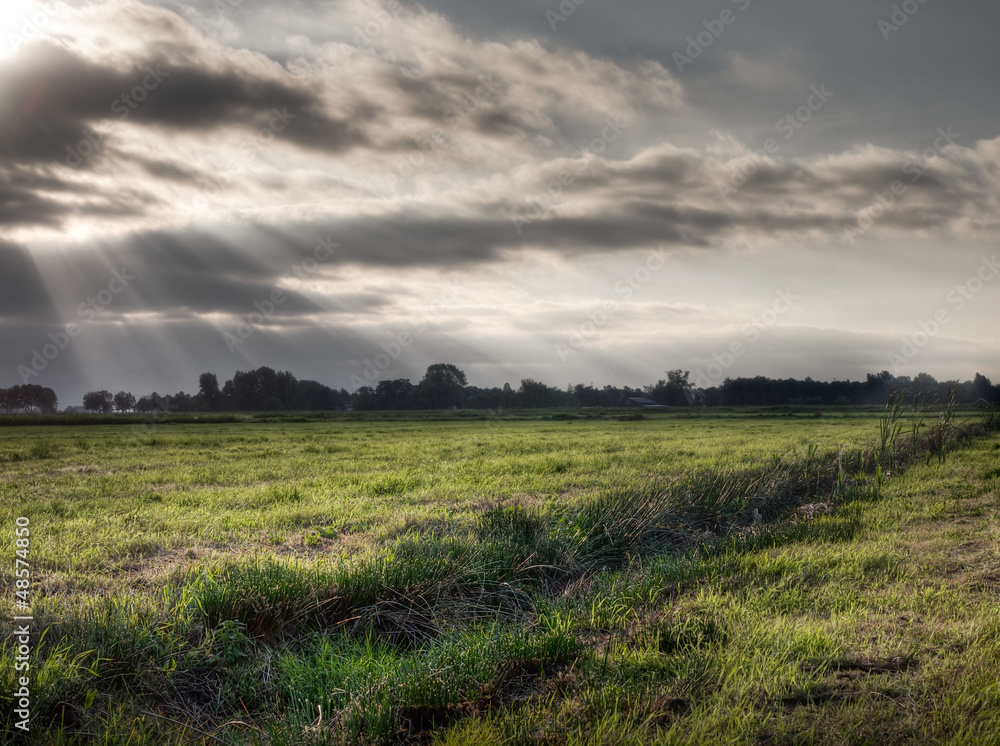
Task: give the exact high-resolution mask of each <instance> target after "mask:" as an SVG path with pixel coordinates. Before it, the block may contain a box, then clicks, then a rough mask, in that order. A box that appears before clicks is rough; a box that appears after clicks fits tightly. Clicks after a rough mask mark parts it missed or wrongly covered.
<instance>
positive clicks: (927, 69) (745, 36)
mask: <svg viewBox="0 0 1000 746" xmlns="http://www.w3.org/2000/svg"><path fill="white" fill-rule="evenodd" d="M568 4H569V3H563V7H564V8H565V7H566V6H567V5H568ZM897 4H898V3H897ZM421 5H423V6H424V7H427V8H429V9H431V10H434V11H438V12H441V13H443V14H444V15H445V16H447V17H448V18H449V19H450V20H451V21H452V22H453V23H455V24H456V25H457V26H458V27H459V28H461V29H463V30H464V31H466V32H467V33H470V34H476V35H479V36H481V37H484V38H495V37H496V36H498V35H500V36H504V35H512V36H531V37H536V38H542V39H546V40H548V41H550V42H554V43H559V44H564V45H567V46H572V47H575V48H578V49H583V50H586V51H587V52H589V53H590V54H594V55H600V56H609V57H611V58H614V59H632V58H634V57H635V56H637V55H638V56H641V57H643V58H645V59H651V60H658V61H660V62H661V63H662V64H663V65H664V66H665V67H667V68H668V69H670V70H672V71H673V72H675V73H677V74H678V77H679V78H680V80H681V81H682V82H683V83H684V85H685V90H686V93H685V95H686V98H687V99H688V100H689V101H691V102H692V103H693V104H695V105H696V106H698V107H704V108H706V109H709V110H710V111H711V112H712V115H713V119H714V120H715V121H717V122H719V123H722V124H724V125H725V126H726V127H727V128H735V129H737V130H739V131H743V132H746V131H750V130H753V129H767V128H770V127H772V126H773V123H774V122H775V121H776V120H777V119H778V118H779V117H780V116H782V115H783V114H784V113H785V112H786V111H788V110H790V109H792V108H794V107H795V106H798V105H799V104H800V103H802V102H801V101H799V100H798V98H799V97H800V96H801V94H802V93H804V92H805V91H806V90H807V89H808V86H809V85H810V84H819V83H821V82H825V83H827V84H829V85H830V86H831V87H832V88H833V89H834V90H835V91H836V92H837V96H838V103H837V105H838V106H839V107H841V108H840V109H839V112H838V117H837V123H836V126H829V127H828V126H823V125H816V126H811V127H810V128H807V129H803V131H802V132H801V133H800V135H799V136H798V137H796V139H795V140H794V141H793V142H792V143H791V144H790V145H789V149H790V150H792V151H796V152H802V150H801V149H803V148H805V147H806V146H808V147H809V148H812V149H815V148H819V149H834V150H835V149H843V148H846V147H849V146H850V145H851V144H853V143H855V142H858V141H862V142H864V141H871V142H880V143H882V144H886V145H894V146H898V147H905V148H916V147H922V144H923V140H924V138H925V137H927V135H928V134H930V133H932V132H934V130H935V129H936V128H937V127H940V126H943V125H946V124H948V123H952V124H955V125H956V126H958V127H959V129H961V130H962V131H963V132H967V133H968V137H969V138H972V139H981V138H990V137H994V136H995V135H996V131H995V123H996V121H997V118H998V116H1000V99H998V98H997V97H996V96H995V95H990V94H989V93H988V91H995V89H996V76H995V74H994V71H995V70H998V69H1000V45H997V44H996V43H995V33H996V29H997V28H998V27H1000V5H998V4H997V3H995V2H992V0H963V2H960V3H947V2H938V1H935V0H930V1H929V2H927V3H924V4H922V5H920V9H919V11H918V12H917V13H915V14H913V15H912V16H910V17H909V19H908V21H907V22H906V24H905V25H902V26H900V27H899V30H898V32H891V31H890V32H888V39H886V38H885V34H884V33H883V32H882V31H880V30H879V27H878V22H879V21H880V20H888V19H889V18H890V16H891V15H892V13H893V5H894V3H893V2H891V1H890V0H884V1H880V2H870V0H844V1H843V2H829V3H774V2H765V1H764V0H738V2H732V1H731V0H709V1H708V2H670V3H667V2H662V1H661V0H621V1H620V2H614V3H609V2H602V1H600V0H587V1H586V2H584V3H573V5H575V6H578V7H576V10H575V11H574V12H573V13H572V14H570V15H565V16H563V17H564V18H565V20H559V19H556V20H555V22H554V23H553V22H552V20H551V19H550V18H547V17H546V12H547V11H555V12H557V13H558V11H559V5H560V2H559V0H543V1H542V2H536V0H510V1H509V2H504V3H494V2H470V1H469V0H423V2H421ZM744 7H745V10H743V9H742V8H744ZM727 9H728V10H730V11H732V12H733V13H734V16H735V20H734V22H733V23H731V24H730V25H728V26H727V27H726V29H725V31H723V33H722V34H721V35H719V36H718V37H716V38H714V39H713V42H712V43H711V45H709V46H707V47H705V48H704V50H703V52H702V54H701V55H700V56H699V57H698V58H697V59H695V60H694V64H692V65H690V66H686V67H685V69H684V70H683V71H680V72H679V71H678V67H677V64H676V63H675V60H674V54H675V53H680V54H685V53H686V50H687V47H688V46H689V40H688V37H692V38H693V37H696V36H697V35H698V34H699V33H701V32H704V31H705V30H706V27H705V25H704V24H705V23H706V22H709V23H711V22H712V20H713V19H717V18H719V16H720V14H721V13H722V11H724V10H727ZM560 15H563V14H561V13H560ZM553 26H554V27H553ZM734 53H736V54H739V55H742V56H743V57H745V58H748V59H751V60H773V61H774V62H776V63H778V64H783V65H784V66H785V67H786V68H788V69H790V70H791V72H792V74H795V75H799V76H801V77H802V78H803V82H804V87H803V88H802V89H801V91H800V90H799V89H797V88H796V87H795V86H790V87H782V86H773V85H772V84H771V80H769V78H771V77H773V75H772V74H768V73H767V72H750V73H748V77H749V79H745V78H735V77H733V76H731V75H730V74H729V73H731V71H732V65H733V62H734V58H733V57H732V55H733V54H734ZM755 77H756V80H755V79H754V78H755ZM963 128H964V129H963Z"/></svg>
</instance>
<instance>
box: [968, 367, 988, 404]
mask: <svg viewBox="0 0 1000 746" xmlns="http://www.w3.org/2000/svg"><path fill="white" fill-rule="evenodd" d="M972 394H973V396H974V397H975V398H976V399H984V400H986V401H988V402H989V401H993V383H992V382H991V381H990V379H989V378H987V377H986V376H984V375H983V374H982V373H976V377H975V378H974V379H973V380H972Z"/></svg>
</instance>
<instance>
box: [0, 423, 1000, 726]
mask: <svg viewBox="0 0 1000 746" xmlns="http://www.w3.org/2000/svg"><path fill="white" fill-rule="evenodd" d="M461 414H464V413H450V415H454V416H441V417H439V418H438V419H429V418H425V417H407V416H399V417H395V418H385V419H377V418H376V419H366V418H361V417H347V416H338V417H332V418H330V419H315V420H307V421H302V422H295V421H290V420H293V419H295V418H292V417H285V418H280V417H273V418H242V419H241V420H239V421H232V422H213V423H204V422H198V423H196V422H190V421H188V422H178V423H165V424H160V425H156V426H153V427H141V428H140V427H130V426H121V425H95V426H48V427H5V428H0V465H2V466H0V482H2V490H3V501H2V503H0V525H2V526H3V527H4V528H3V530H2V531H0V556H2V557H8V558H10V560H9V561H8V560H4V561H3V562H2V563H0V568H2V570H0V580H2V584H3V588H4V593H3V603H2V605H0V610H2V614H3V619H2V622H0V624H3V625H4V626H9V625H11V624H12V623H11V621H10V620H11V619H12V617H13V615H14V614H15V613H17V612H16V609H15V608H14V603H13V602H14V591H15V576H14V572H13V569H14V568H13V558H14V557H15V551H16V549H17V547H16V546H15V540H14V528H15V520H16V519H17V518H18V517H19V516H25V517H27V518H28V519H30V526H31V542H30V562H31V566H32V573H33V575H32V586H31V610H32V613H33V616H34V621H33V622H32V625H33V627H32V628H33V635H34V637H33V646H34V650H33V657H32V659H31V688H32V705H31V709H32V715H31V732H30V734H29V735H28V736H24V735H23V734H18V733H17V732H16V730H15V729H14V723H15V717H14V715H13V710H14V702H13V700H12V697H11V692H13V691H15V689H16V688H17V684H16V680H15V671H14V663H15V645H14V644H13V643H12V642H11V640H12V638H11V635H10V630H9V629H8V630H5V632H4V649H3V653H2V656H0V706H2V707H3V710H2V713H3V714H2V716H0V718H2V721H3V724H4V729H5V731H6V732H7V733H9V734H12V738H13V737H17V738H20V739H22V740H24V741H25V742H35V743H132V744H161V743H234V744H235V743H259V744H299V743H316V744H323V743H331V744H332V743H395V742H403V741H412V742H440V743H456V744H457V743H469V744H480V743H512V744H514V743H517V744H520V743H553V744H589V743H593V744H597V743H705V742H716V743H718V742H722V743H775V744H777V743H864V742H866V741H870V742H876V741H878V742H880V743H881V742H887V743H928V742H957V743H970V744H972V743H1000V715H998V714H996V713H998V712H1000V706H998V705H1000V684H998V683H997V682H998V681H1000V622H997V619H1000V614H998V611H1000V604H998V602H1000V592H998V591H1000V558H998V553H997V537H998V535H1000V534H998V531H997V529H998V524H997V521H996V520H995V514H996V506H997V479H998V477H1000V469H998V464H1000V439H998V438H997V436H996V435H990V434H988V433H985V432H976V433H972V432H966V433H963V432H962V431H961V430H960V429H959V428H958V427H955V426H953V425H952V424H948V425H947V431H948V432H947V435H948V437H947V438H946V439H945V441H940V442H946V444H947V447H946V449H945V450H943V451H942V450H940V449H938V448H936V447H933V443H934V442H935V441H934V440H933V439H932V438H931V439H928V436H930V435H931V434H932V431H933V430H934V427H935V422H937V420H936V415H933V414H931V415H928V417H927V419H926V421H925V423H924V424H925V426H924V430H922V431H920V432H919V433H918V435H919V436H920V437H919V438H918V439H915V440H913V441H912V444H911V446H910V447H909V448H907V447H905V440H906V439H905V433H906V430H907V429H909V428H911V427H912V425H913V423H914V422H916V421H915V420H913V419H906V418H904V419H902V420H901V421H900V423H901V429H902V435H900V438H899V442H900V445H899V448H898V453H895V452H893V453H892V454H888V455H887V452H886V449H885V448H883V449H882V450H881V451H880V450H879V448H878V446H877V438H878V428H879V418H878V415H877V414H873V413H867V412H858V413H851V412H824V413H823V416H821V417H814V416H811V414H810V415H804V414H803V415H789V414H778V413H775V414H770V415H767V414H754V415H748V414H740V413H728V414H726V415H724V416H699V417H690V416H680V415H677V414H675V413H665V414H660V413H657V414H648V415H647V416H646V418H645V419H639V420H633V419H619V418H618V417H619V415H609V416H606V417H601V416H596V415H586V416H582V415H580V414H564V413H550V414H547V415H542V417H544V419H518V418H517V417H508V418H503V419H497V418H495V417H492V418H491V417H485V416H484V417H480V418H476V417H467V416H459V415H461ZM301 419H306V418H301ZM959 419H961V417H960V418H959ZM979 429H980V430H983V428H979ZM942 432H943V430H942ZM973 435H975V436H976V437H975V438H973V437H972V436H973ZM959 436H962V437H959ZM940 442H939V443H940ZM927 443H931V444H932V445H931V446H927ZM918 445H919V447H918ZM925 450H926V452H924V451H925ZM904 456H905V458H904ZM43 632H44V634H43Z"/></svg>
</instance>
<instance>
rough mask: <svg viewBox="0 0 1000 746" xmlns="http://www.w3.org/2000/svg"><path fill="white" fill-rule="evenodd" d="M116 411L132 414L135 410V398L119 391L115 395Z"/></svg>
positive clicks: (126, 392)
mask: <svg viewBox="0 0 1000 746" xmlns="http://www.w3.org/2000/svg"><path fill="white" fill-rule="evenodd" d="M114 403H115V411H116V412H131V411H132V410H133V409H135V397H134V396H132V394H130V393H129V392H128V391H119V392H118V393H117V394H115V402H114Z"/></svg>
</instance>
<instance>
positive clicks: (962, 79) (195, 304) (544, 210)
mask: <svg viewBox="0 0 1000 746" xmlns="http://www.w3.org/2000/svg"><path fill="white" fill-rule="evenodd" d="M998 28H1000V6H997V5H996V3H992V2H986V1H985V0H983V1H979V0H957V1H955V2H950V3H945V2H944V1H943V0H906V2H902V3H889V2H881V1H874V2H873V1H872V0H863V1H862V0H844V1H843V2H838V3H795V4H793V3H785V2H775V0H771V1H770V2H764V0H713V1H712V2H694V1H693V0H679V1H677V2H663V1H662V0H659V1H654V0H618V1H617V2H614V3H612V2H608V1H607V0H562V2H557V1H556V0H552V1H549V2H545V1H540V0H512V1H508V2H503V3H498V2H484V1H483V0H427V1H426V2H423V3H420V4H417V3H413V2H409V1H408V0H388V1H387V2H382V1H381V0H370V1H366V0H327V1H325V2H321V1H319V0H285V2H282V3H268V2H263V1H262V0H213V2H177V1H174V0H162V1H158V2H154V1H152V0H150V1H148V2H139V1H138V0H104V1H97V2H46V1H42V0H38V1H30V0H4V3H3V6H2V8H0V387H6V386H12V385H15V384H20V383H35V384H40V385H43V386H50V387H52V388H54V389H55V390H56V392H57V393H58V394H59V396H60V403H61V405H62V406H66V405H69V404H79V402H80V400H81V398H82V395H83V393H84V392H86V391H89V390H94V389H108V390H110V391H113V392H114V391H119V390H127V391H131V392H133V393H135V394H136V395H141V394H145V393H149V392H152V391H157V392H159V393H161V394H166V393H173V392H176V391H179V390H185V391H187V392H189V393H193V392H195V391H196V390H197V387H198V374H199V373H201V372H203V371H212V372H215V373H217V374H218V375H219V378H220V380H221V381H225V380H226V379H227V378H229V377H230V376H231V375H232V374H233V373H234V372H235V371H236V370H249V369H252V368H256V367H258V366H260V365H268V366H271V367H273V368H275V369H279V370H290V371H291V372H293V373H294V374H295V375H296V376H297V377H298V378H300V379H314V380H318V381H320V382H322V383H325V384H327V385H330V386H333V387H336V388H340V387H345V388H347V389H349V390H354V389H356V388H358V386H360V385H372V386H374V385H375V384H376V383H377V382H378V381H379V380H387V379H393V378H403V377H405V378H410V379H412V380H414V381H416V380H418V379H419V378H420V377H421V375H422V373H423V371H424V369H425V368H426V367H427V366H428V365H429V364H432V363H436V362H451V363H455V364H457V365H458V366H459V367H460V368H462V369H463V370H464V371H465V372H466V373H467V375H468V378H469V382H470V383H472V384H475V385H479V386H493V385H502V384H503V383H505V382H509V383H511V384H512V385H513V386H514V387H515V388H516V387H517V385H518V382H519V381H520V379H522V378H526V377H531V378H535V379H537V380H542V381H544V382H546V383H548V384H550V385H555V386H558V387H560V388H562V387H564V386H565V385H566V384H568V383H585V384H589V383H594V384H595V385H598V386H603V385H605V384H615V385H626V384H627V385H631V386H639V385H642V384H646V383H652V382H655V381H656V380H657V379H659V378H664V377H665V373H664V371H665V370H668V369H675V368H681V369H684V370H689V371H691V377H692V380H693V381H695V382H696V383H697V384H698V385H699V386H706V387H707V386H711V385H717V384H718V383H721V382H722V380H723V379H724V378H725V377H727V376H729V377H736V376H742V375H749V376H753V375H767V376H772V377H789V376H793V377H799V378H803V377H806V376H810V377H812V378H814V379H818V380H832V379H841V380H843V379H853V380H858V379H859V378H862V379H863V377H864V375H865V373H867V372H878V371H881V370H889V371H890V372H892V373H894V374H897V375H910V376H913V375H916V374H917V373H918V372H921V371H926V372H929V373H931V374H932V375H934V376H935V377H937V378H938V379H940V380H945V379H961V380H966V379H970V378H972V376H973V375H974V374H975V373H976V372H981V373H983V374H985V375H987V376H989V377H991V378H992V379H993V380H994V381H997V379H1000V362H998V361H1000V343H998V338H997V319H998V318H1000V293H998V288H1000V265H998V264H997V255H998V253H1000V247H998V231H997V228H998V222H1000V209H998V208H1000V205H998V194H1000V192H998V187H1000V116H998V115H1000V111H998V110H1000V96H998V95H997V94H998V84H1000V78H998V77H997V75H996V71H997V70H998V69H1000V45H998V44H996V31H997V29H998Z"/></svg>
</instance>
